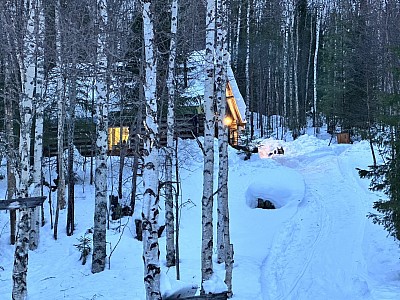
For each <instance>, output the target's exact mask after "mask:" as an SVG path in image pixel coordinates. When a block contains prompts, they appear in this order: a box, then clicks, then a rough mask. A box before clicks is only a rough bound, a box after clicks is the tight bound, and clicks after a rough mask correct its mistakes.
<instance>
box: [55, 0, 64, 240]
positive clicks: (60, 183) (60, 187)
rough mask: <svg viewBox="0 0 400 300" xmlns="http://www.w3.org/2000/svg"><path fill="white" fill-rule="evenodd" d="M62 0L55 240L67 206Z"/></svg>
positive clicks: (58, 15) (58, 16) (58, 22)
mask: <svg viewBox="0 0 400 300" xmlns="http://www.w3.org/2000/svg"><path fill="white" fill-rule="evenodd" d="M60 1H61V0H58V1H57V9H56V14H55V18H56V20H55V24H56V27H57V28H56V32H57V36H56V48H57V56H58V63H59V65H58V69H59V78H58V80H57V94H58V99H57V101H58V102H57V161H58V165H57V173H58V177H57V206H56V213H55V217H54V228H53V236H54V239H57V238H58V218H59V213H60V209H64V208H65V206H66V200H65V176H64V158H63V152H64V123H65V103H64V101H65V85H66V82H65V81H66V80H65V78H64V77H65V76H64V74H63V72H64V71H63V66H62V63H63V57H62V45H61V44H62V43H61V39H62V36H61V30H62V25H61V23H62V20H61V13H60V10H61V8H60V6H61V3H60Z"/></svg>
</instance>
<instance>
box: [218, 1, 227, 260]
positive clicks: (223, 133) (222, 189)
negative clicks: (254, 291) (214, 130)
mask: <svg viewBox="0 0 400 300" xmlns="http://www.w3.org/2000/svg"><path fill="white" fill-rule="evenodd" d="M225 10H226V1H225V0H219V1H217V20H216V36H217V38H216V45H215V46H216V47H215V48H216V50H215V54H216V58H215V62H216V63H215V94H216V100H217V111H218V142H219V143H218V148H219V172H218V197H217V203H218V206H217V216H218V220H217V262H218V263H223V262H225V257H226V249H225V243H224V237H225V236H224V230H225V226H224V218H225V205H224V203H225V201H228V128H227V126H226V125H225V124H224V119H225V114H226V82H227V70H226V69H227V63H228V54H227V50H226V16H225Z"/></svg>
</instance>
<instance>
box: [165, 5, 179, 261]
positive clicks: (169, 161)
mask: <svg viewBox="0 0 400 300" xmlns="http://www.w3.org/2000/svg"><path fill="white" fill-rule="evenodd" d="M177 29H178V0H172V2H171V42H170V52H169V64H168V79H167V88H168V114H167V148H166V151H167V153H166V175H165V180H166V200H165V230H166V240H167V243H166V260H167V267H171V266H174V265H175V242H174V235H175V230H174V197H173V194H172V188H173V183H172V166H173V160H174V121H175V59H176V32H177Z"/></svg>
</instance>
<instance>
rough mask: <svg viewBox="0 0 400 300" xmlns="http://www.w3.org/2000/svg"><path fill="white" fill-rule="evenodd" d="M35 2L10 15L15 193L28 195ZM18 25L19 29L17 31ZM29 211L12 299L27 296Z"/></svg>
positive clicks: (24, 213) (21, 229)
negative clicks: (16, 131)
mask: <svg viewBox="0 0 400 300" xmlns="http://www.w3.org/2000/svg"><path fill="white" fill-rule="evenodd" d="M37 4H38V3H37V2H36V1H33V0H32V1H27V2H26V3H24V5H23V6H22V7H21V9H22V11H18V14H17V15H15V16H13V17H14V18H15V19H14V20H15V22H14V23H13V25H14V26H15V27H14V28H11V30H13V37H14V38H15V40H14V41H13V42H14V43H15V44H14V49H13V50H14V51H15V56H16V58H17V62H18V68H19V74H20V77H21V78H20V82H21V90H20V92H21V94H20V106H19V111H20V122H21V127H20V145H19V161H20V165H19V168H18V169H17V172H18V176H17V196H18V197H22V198H24V197H28V196H29V191H28V188H29V181H30V179H31V172H30V140H31V127H32V109H33V97H34V93H35V85H34V82H35V67H36V66H35V57H34V49H35V38H34V36H35V35H34V33H35V26H34V24H35V19H36V18H38V15H37V11H36V8H37V6H36V5H37ZM17 28H19V29H22V30H23V31H22V32H18V30H17ZM29 219H30V218H29V211H28V210H27V209H20V211H19V222H18V230H17V242H16V247H15V254H14V269H13V274H12V278H13V289H12V298H13V299H14V300H24V299H27V280H26V279H27V271H28V246H29V230H30V223H29Z"/></svg>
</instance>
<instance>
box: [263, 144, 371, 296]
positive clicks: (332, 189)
mask: <svg viewBox="0 0 400 300" xmlns="http://www.w3.org/2000/svg"><path fill="white" fill-rule="evenodd" d="M351 151H354V149H353V148H351V147H350V146H348V145H336V146H335V147H329V148H328V147H325V148H322V149H318V150H316V151H314V152H313V153H310V154H307V155H298V156H291V157H290V158H286V157H285V158H282V159H280V162H281V164H282V165H284V166H289V167H292V168H293V169H295V170H297V171H298V172H300V173H301V174H302V175H303V177H304V181H305V184H306V195H305V197H304V199H303V201H302V202H301V203H300V204H299V206H298V209H297V211H296V213H295V214H294V215H293V216H292V217H291V218H289V219H288V220H287V221H286V222H285V223H284V224H283V226H282V227H281V228H280V230H279V231H278V232H277V234H276V236H275V238H274V240H273V246H272V248H271V250H270V252H269V254H268V256H267V258H266V259H265V261H264V263H263V266H262V275H261V281H262V289H263V295H264V299H274V300H276V299H371V298H372V296H371V289H370V287H369V278H368V270H367V264H366V261H365V258H364V254H363V248H362V244H363V240H364V236H365V225H366V221H367V218H366V214H367V211H368V205H367V203H370V202H371V201H369V202H367V201H366V200H368V199H371V197H375V198H374V199H376V196H374V195H372V194H371V193H370V192H369V191H368V190H367V189H366V186H365V185H362V184H360V179H359V178H358V175H357V172H356V170H355V167H356V165H354V161H352V155H354V153H351Z"/></svg>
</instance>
